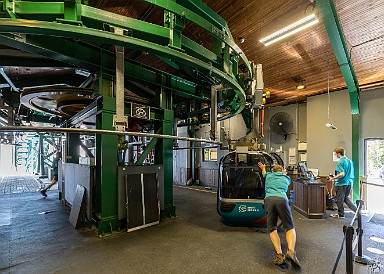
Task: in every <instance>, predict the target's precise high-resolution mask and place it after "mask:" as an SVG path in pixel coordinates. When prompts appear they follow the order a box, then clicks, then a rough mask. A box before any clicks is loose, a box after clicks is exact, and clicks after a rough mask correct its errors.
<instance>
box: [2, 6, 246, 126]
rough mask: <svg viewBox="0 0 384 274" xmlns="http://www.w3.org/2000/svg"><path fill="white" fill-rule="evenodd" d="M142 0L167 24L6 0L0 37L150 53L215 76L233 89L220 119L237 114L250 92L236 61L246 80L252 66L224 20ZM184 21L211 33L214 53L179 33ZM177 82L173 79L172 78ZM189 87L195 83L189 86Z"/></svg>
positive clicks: (196, 10)
mask: <svg viewBox="0 0 384 274" xmlns="http://www.w3.org/2000/svg"><path fill="white" fill-rule="evenodd" d="M144 1H145V2H148V3H150V4H152V5H155V6H158V7H160V8H162V9H164V10H165V11H164V13H165V14H166V15H167V16H168V17H167V16H165V17H167V18H169V17H171V19H168V21H166V20H165V22H164V24H165V25H166V26H165V27H163V26H158V25H155V24H150V23H148V22H144V21H140V20H137V19H133V18H128V17H125V16H121V15H117V14H114V13H110V12H106V11H103V10H100V9H96V8H93V7H89V6H87V5H81V4H79V2H77V1H76V2H75V1H68V2H28V1H12V2H10V1H9V0H5V1H3V3H2V5H1V6H0V9H1V8H2V9H3V10H4V11H6V12H3V13H2V14H1V13H0V33H18V34H26V35H29V36H36V37H47V36H50V37H52V36H53V37H56V38H55V39H57V37H61V38H64V39H68V38H70V39H71V41H72V43H73V50H75V47H76V41H78V40H85V41H94V42H98V43H103V44H109V45H118V46H123V47H125V48H131V49H135V50H141V51H145V52H150V53H153V54H155V55H157V56H159V57H160V58H162V59H164V60H167V59H168V60H169V61H170V62H174V63H176V64H178V65H182V66H185V67H188V68H190V69H192V70H195V71H198V72H200V73H203V74H205V75H210V76H213V77H215V78H217V79H218V80H219V81H221V82H222V83H223V84H224V85H225V86H226V87H227V88H229V89H232V90H233V91H234V93H235V95H234V97H233V99H232V101H231V102H229V103H228V102H227V103H226V107H227V108H228V109H230V114H229V115H227V116H225V117H221V118H220V120H223V119H226V118H229V117H232V116H234V115H236V114H238V113H240V112H241V111H242V110H243V108H244V106H245V98H246V96H245V92H244V90H247V89H248V85H249V82H248V81H247V80H240V79H244V77H242V76H241V75H240V74H239V73H238V70H237V67H238V64H239V60H241V62H242V63H243V64H245V67H246V68H247V69H248V72H247V77H246V78H247V79H252V77H253V75H252V69H251V64H250V63H249V61H248V60H247V58H246V57H245V56H244V54H243V52H242V51H241V50H240V49H239V48H238V47H237V45H236V44H235V42H234V41H233V38H232V36H231V35H230V32H229V30H228V28H227V26H226V23H225V21H224V20H222V18H220V17H219V16H218V15H217V14H215V13H214V12H213V11H212V10H210V9H209V8H208V7H206V6H204V5H201V3H202V2H201V1H197V2H198V3H199V4H200V5H192V7H193V9H194V11H192V10H189V9H188V8H186V7H184V6H183V5H182V3H181V4H178V3H175V2H173V1H169V0H163V1H154V0H144ZM181 2H182V1H181ZM195 2H196V1H195ZM200 2H201V3H200ZM185 4H186V5H189V6H191V2H190V1H186V2H185ZM198 13H200V14H198ZM218 18H220V20H218ZM185 20H189V21H191V22H192V23H194V24H196V25H198V26H200V27H201V28H203V29H205V30H208V31H210V32H211V34H212V37H213V41H214V46H213V47H214V48H213V50H209V49H206V48H205V47H203V46H201V45H199V44H198V43H196V42H194V41H192V40H191V39H189V38H187V37H185V36H183V35H182V34H181V31H182V29H183V28H184V21H185ZM109 27H120V28H123V29H125V30H127V31H126V33H127V34H126V35H118V34H115V33H112V32H110V31H108V30H105V29H108V28H109ZM15 40H17V42H18V43H20V42H22V39H21V40H20V39H15ZM0 43H1V41H0ZM217 45H220V46H219V47H218V46H217ZM61 61H63V60H61ZM0 65H1V64H0ZM177 78H178V77H177V76H175V79H177ZM180 79H182V78H180ZM182 81H186V80H185V79H182ZM191 83H192V85H193V82H191ZM180 89H181V90H180V93H179V95H181V96H182V97H184V96H183V95H184V94H187V93H183V92H182V91H183V90H182V87H180ZM188 92H189V91H188ZM185 97H186V98H188V97H187V96H185ZM192 97H193V96H192ZM195 97H196V96H195Z"/></svg>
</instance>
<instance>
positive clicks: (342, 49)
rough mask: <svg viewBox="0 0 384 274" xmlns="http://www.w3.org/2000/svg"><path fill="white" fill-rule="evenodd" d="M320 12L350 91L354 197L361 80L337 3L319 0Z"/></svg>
mask: <svg viewBox="0 0 384 274" xmlns="http://www.w3.org/2000/svg"><path fill="white" fill-rule="evenodd" d="M317 4H318V7H319V11H320V14H321V16H322V19H323V23H324V26H325V29H326V30H327V33H328V36H329V40H330V42H331V44H332V47H333V51H334V52H335V55H336V59H337V62H338V64H339V66H340V70H341V73H342V74H343V77H344V80H345V83H346V84H347V88H348V91H349V100H350V104H351V113H352V160H353V164H354V169H355V180H354V187H353V190H354V191H353V199H354V200H356V198H357V197H359V166H360V164H359V159H360V157H359V156H360V153H359V139H360V131H359V124H360V122H359V121H360V119H359V117H358V115H359V113H360V109H359V92H360V87H359V82H358V80H357V77H356V74H355V70H354V69H353V65H352V61H351V57H350V55H349V52H348V48H347V45H346V43H345V39H344V35H343V30H342V28H341V26H340V22H339V19H338V16H337V12H336V8H335V4H334V2H333V0H318V1H317Z"/></svg>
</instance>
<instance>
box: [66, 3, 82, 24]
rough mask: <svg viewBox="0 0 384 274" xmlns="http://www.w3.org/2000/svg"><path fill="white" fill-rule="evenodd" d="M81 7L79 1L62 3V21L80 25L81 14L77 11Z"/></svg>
mask: <svg viewBox="0 0 384 274" xmlns="http://www.w3.org/2000/svg"><path fill="white" fill-rule="evenodd" d="M80 7H81V1H79V0H67V1H64V19H65V20H66V21H69V22H79V23H81V22H80V21H81V12H79V11H78V9H80Z"/></svg>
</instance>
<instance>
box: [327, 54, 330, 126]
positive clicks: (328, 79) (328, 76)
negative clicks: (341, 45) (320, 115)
mask: <svg viewBox="0 0 384 274" xmlns="http://www.w3.org/2000/svg"><path fill="white" fill-rule="evenodd" d="M327 93H328V119H327V122H328V123H329V108H330V105H331V96H330V94H329V59H328V88H327Z"/></svg>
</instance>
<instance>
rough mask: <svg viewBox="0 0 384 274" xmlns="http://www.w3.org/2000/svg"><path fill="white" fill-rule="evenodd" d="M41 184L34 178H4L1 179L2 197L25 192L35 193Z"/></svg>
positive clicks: (0, 189)
mask: <svg viewBox="0 0 384 274" xmlns="http://www.w3.org/2000/svg"><path fill="white" fill-rule="evenodd" d="M39 188H40V183H39V182H38V181H36V180H35V178H33V177H32V176H28V175H26V176H3V177H0V195H1V194H13V193H23V192H35V191H37V190H38V189H39Z"/></svg>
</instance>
